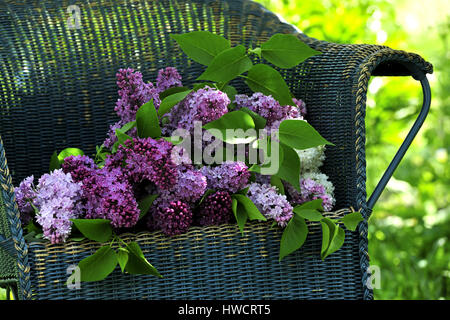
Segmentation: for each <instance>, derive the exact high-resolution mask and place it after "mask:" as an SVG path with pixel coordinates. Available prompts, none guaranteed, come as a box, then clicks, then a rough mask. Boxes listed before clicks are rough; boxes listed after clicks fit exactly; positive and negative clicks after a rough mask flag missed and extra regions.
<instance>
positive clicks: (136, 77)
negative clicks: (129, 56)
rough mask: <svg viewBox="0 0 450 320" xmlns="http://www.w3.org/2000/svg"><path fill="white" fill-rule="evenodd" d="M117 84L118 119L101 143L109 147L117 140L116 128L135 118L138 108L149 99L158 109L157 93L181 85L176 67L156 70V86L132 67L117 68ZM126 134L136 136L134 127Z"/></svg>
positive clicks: (116, 108) (116, 109)
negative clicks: (145, 79) (143, 78)
mask: <svg viewBox="0 0 450 320" xmlns="http://www.w3.org/2000/svg"><path fill="white" fill-rule="evenodd" d="M116 78H117V86H118V87H119V99H118V100H117V102H116V107H115V109H114V111H116V113H117V115H118V116H119V118H120V120H119V121H118V122H116V123H115V124H113V125H111V126H110V129H109V132H108V135H107V138H106V140H105V141H104V142H103V145H104V146H105V147H106V148H107V149H110V148H111V147H112V146H113V144H114V143H115V142H116V141H117V137H116V133H115V130H116V129H120V128H121V127H122V126H123V125H125V124H126V123H128V122H130V121H134V120H136V112H137V111H138V109H139V108H140V107H141V106H142V105H143V104H145V103H147V102H148V101H150V100H151V99H153V103H154V105H155V108H156V109H158V108H159V105H160V103H161V101H160V99H159V94H160V93H161V92H162V91H164V90H167V89H169V88H172V87H178V86H181V85H182V83H181V76H180V74H179V73H178V71H177V69H176V68H173V67H167V68H165V69H161V70H159V72H158V77H157V80H156V86H154V85H153V83H152V82H148V83H145V82H144V81H143V80H142V73H140V72H139V71H135V70H133V69H130V68H128V69H119V71H118V73H117V74H116ZM127 134H128V135H129V136H131V137H136V128H132V129H131V130H130V131H128V132H127Z"/></svg>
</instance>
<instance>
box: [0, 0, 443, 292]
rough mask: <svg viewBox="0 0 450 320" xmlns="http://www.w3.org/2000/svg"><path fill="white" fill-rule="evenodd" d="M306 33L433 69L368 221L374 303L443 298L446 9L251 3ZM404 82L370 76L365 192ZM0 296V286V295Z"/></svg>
mask: <svg viewBox="0 0 450 320" xmlns="http://www.w3.org/2000/svg"><path fill="white" fill-rule="evenodd" d="M257 1H258V2H260V3H262V4H263V5H264V6H266V7H267V8H268V9H269V10H271V11H273V12H276V13H278V14H279V15H280V16H281V17H283V18H284V19H285V20H286V21H287V22H289V23H291V24H294V25H296V26H297V27H298V28H299V29H300V30H302V31H303V32H304V33H306V34H307V35H309V36H311V37H314V38H317V39H321V40H327V41H331V42H337V43H353V44H356V43H369V44H379V45H386V46H389V47H391V48H394V49H401V50H405V51H410V52H415V53H418V54H420V55H421V56H422V57H424V58H425V59H426V60H427V61H429V62H431V63H432V64H433V65H434V70H435V72H434V74H432V75H431V76H430V75H429V80H430V84H431V88H432V97H433V98H432V105H431V111H430V114H429V116H428V118H427V120H426V121H425V124H424V126H423V127H422V129H421V131H420V132H419V134H418V136H417V137H416V139H415V140H414V142H413V144H412V146H411V148H410V149H409V151H408V153H407V154H406V156H405V158H404V160H403V161H402V163H401V164H400V166H399V167H398V169H397V170H396V172H395V174H394V177H393V178H392V179H391V181H390V182H389V184H388V186H387V189H386V190H385V191H384V192H383V194H382V196H381V197H380V199H379V200H378V203H377V205H376V206H375V210H374V212H373V214H372V217H371V219H370V221H369V254H370V258H371V265H375V266H378V267H379V268H380V275H381V278H380V280H381V281H380V288H379V289H375V290H374V296H375V299H448V298H450V250H449V248H450V245H449V239H448V238H449V235H450V205H449V195H448V190H449V189H450V167H449V166H448V156H449V152H450V150H449V137H450V98H449V96H448V93H449V92H450V72H449V70H450V51H449V49H450V36H449V31H450V11H449V10H448V9H449V6H448V4H447V1H446V0H428V1H422V0H418V1H417V0H416V1H407V0H313V1H302V0H257ZM421 99H422V95H421V89H420V85H419V83H418V82H416V81H414V80H413V79H412V78H410V77H409V78H406V77H395V78H386V77H378V78H372V80H371V82H370V85H369V94H368V101H367V118H366V125H367V129H366V136H367V141H366V146H367V150H366V157H367V179H368V180H367V191H368V194H369V195H370V193H371V191H372V190H373V189H374V188H375V185H376V183H377V182H378V180H379V179H380V177H381V175H382V173H383V172H384V170H385V168H386V167H387V166H388V164H389V162H390V161H391V159H392V157H393V156H394V154H395V152H396V150H397V148H398V147H399V146H400V144H401V142H402V141H403V139H404V138H405V137H406V134H407V132H408V130H409V128H410V127H411V126H412V124H413V122H414V120H415V118H416V115H417V114H418V113H419V110H420V106H421ZM4 298H5V292H4V291H3V290H1V289H0V299H4Z"/></svg>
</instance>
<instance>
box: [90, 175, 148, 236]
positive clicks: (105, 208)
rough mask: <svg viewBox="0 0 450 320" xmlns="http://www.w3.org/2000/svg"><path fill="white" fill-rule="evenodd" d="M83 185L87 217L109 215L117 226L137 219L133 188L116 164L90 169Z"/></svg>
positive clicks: (127, 225)
mask: <svg viewBox="0 0 450 320" xmlns="http://www.w3.org/2000/svg"><path fill="white" fill-rule="evenodd" d="M82 189H83V197H84V198H85V199H86V200H87V201H86V203H85V210H86V218H87V219H109V220H111V224H112V225H113V226H114V227H116V228H129V227H132V226H134V225H135V224H136V223H137V221H138V219H139V214H140V211H139V209H138V204H137V202H136V199H135V197H134V194H133V188H132V186H131V184H130V183H129V181H128V179H127V178H126V177H125V176H124V175H123V173H122V171H121V170H120V169H119V168H112V169H110V170H106V169H100V170H93V171H92V172H91V175H89V176H87V177H86V178H85V179H84V181H83V186H82Z"/></svg>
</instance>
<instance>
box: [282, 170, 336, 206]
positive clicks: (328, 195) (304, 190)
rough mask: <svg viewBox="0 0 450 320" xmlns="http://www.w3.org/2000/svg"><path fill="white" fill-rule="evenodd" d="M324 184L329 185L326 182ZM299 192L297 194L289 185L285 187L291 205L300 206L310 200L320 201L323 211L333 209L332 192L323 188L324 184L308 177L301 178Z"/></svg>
mask: <svg viewBox="0 0 450 320" xmlns="http://www.w3.org/2000/svg"><path fill="white" fill-rule="evenodd" d="M326 184H331V183H330V182H328V181H327V183H326ZM331 186H332V185H331ZM332 188H334V187H332ZM327 189H328V190H327ZM300 190H301V191H300V192H298V191H297V190H296V189H295V188H294V187H292V186H291V185H287V192H288V194H289V195H290V197H291V203H292V204H302V203H305V202H308V201H311V200H316V199H322V200H323V201H322V207H323V209H324V210H325V211H331V210H332V209H333V206H334V203H335V199H334V197H333V192H332V190H329V188H327V187H326V186H325V183H321V182H320V181H315V180H314V179H311V178H309V177H308V178H301V179H300Z"/></svg>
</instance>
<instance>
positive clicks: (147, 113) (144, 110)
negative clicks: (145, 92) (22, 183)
mask: <svg viewBox="0 0 450 320" xmlns="http://www.w3.org/2000/svg"><path fill="white" fill-rule="evenodd" d="M136 125H137V133H138V136H139V137H140V138H148V137H151V138H158V137H160V136H161V128H160V126H159V119H158V114H157V113H156V108H155V105H154V104H153V99H152V100H150V101H149V102H147V103H145V104H144V105H142V106H141V107H140V108H139V110H138V111H137V112H136Z"/></svg>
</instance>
